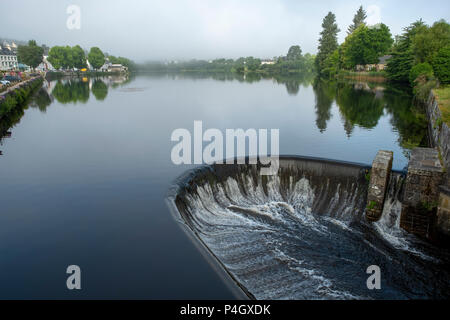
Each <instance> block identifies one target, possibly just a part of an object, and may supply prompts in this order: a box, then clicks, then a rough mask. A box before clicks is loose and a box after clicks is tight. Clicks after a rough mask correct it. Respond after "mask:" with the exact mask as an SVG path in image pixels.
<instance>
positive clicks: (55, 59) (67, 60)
mask: <svg viewBox="0 0 450 320" xmlns="http://www.w3.org/2000/svg"><path fill="white" fill-rule="evenodd" d="M80 49H81V48H80ZM47 60H48V61H49V62H50V63H51V64H52V66H53V67H54V68H55V69H57V70H59V69H61V68H63V69H70V68H73V67H74V61H73V55H72V48H70V47H69V46H66V47H61V46H54V47H52V48H51V49H50V51H49V52H48V58H47Z"/></svg>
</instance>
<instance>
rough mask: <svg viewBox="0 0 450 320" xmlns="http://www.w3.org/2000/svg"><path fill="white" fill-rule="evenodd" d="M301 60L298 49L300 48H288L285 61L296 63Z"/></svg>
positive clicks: (300, 50)
mask: <svg viewBox="0 0 450 320" xmlns="http://www.w3.org/2000/svg"><path fill="white" fill-rule="evenodd" d="M301 58H302V49H300V46H292V47H290V48H289V51H288V54H287V56H286V60H288V61H296V60H300V59H301Z"/></svg>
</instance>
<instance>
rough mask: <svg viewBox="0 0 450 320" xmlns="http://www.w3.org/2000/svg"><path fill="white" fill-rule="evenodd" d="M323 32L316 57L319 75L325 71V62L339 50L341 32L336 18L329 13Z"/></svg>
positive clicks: (323, 25) (324, 21)
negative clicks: (338, 35)
mask: <svg viewBox="0 0 450 320" xmlns="http://www.w3.org/2000/svg"><path fill="white" fill-rule="evenodd" d="M322 28H323V30H322V32H321V33H320V35H321V37H320V39H319V48H318V49H319V52H318V53H317V57H316V66H317V70H318V71H319V73H321V72H322V70H323V69H324V62H325V60H326V59H327V58H328V56H330V55H331V54H332V53H333V52H334V51H335V50H336V49H337V48H338V42H337V34H338V32H339V31H340V30H339V28H338V25H337V23H336V16H335V15H334V13H332V12H329V13H328V15H327V16H326V17H325V18H324V19H323V23H322Z"/></svg>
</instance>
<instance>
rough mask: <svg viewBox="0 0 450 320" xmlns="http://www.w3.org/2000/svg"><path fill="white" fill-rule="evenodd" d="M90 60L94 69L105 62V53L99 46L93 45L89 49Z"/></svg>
mask: <svg viewBox="0 0 450 320" xmlns="http://www.w3.org/2000/svg"><path fill="white" fill-rule="evenodd" d="M88 60H89V63H90V64H91V66H92V67H93V68H94V69H99V68H100V67H101V66H103V65H104V64H105V55H104V54H103V52H102V50H100V49H99V48H98V47H93V48H91V50H90V51H89V54H88Z"/></svg>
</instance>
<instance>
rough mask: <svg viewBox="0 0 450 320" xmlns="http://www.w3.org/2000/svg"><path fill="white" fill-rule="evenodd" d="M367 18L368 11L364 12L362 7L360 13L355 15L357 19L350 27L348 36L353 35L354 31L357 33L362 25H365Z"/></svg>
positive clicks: (354, 19)
mask: <svg viewBox="0 0 450 320" xmlns="http://www.w3.org/2000/svg"><path fill="white" fill-rule="evenodd" d="M366 18H367V14H366V11H364V9H363V7H362V6H360V7H359V9H358V11H357V12H356V14H355V17H354V18H353V24H352V25H351V26H350V27H348V31H347V33H348V34H352V33H353V31H355V30H356V29H357V28H358V27H359V26H360V25H361V24H363V23H365V21H366Z"/></svg>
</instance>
